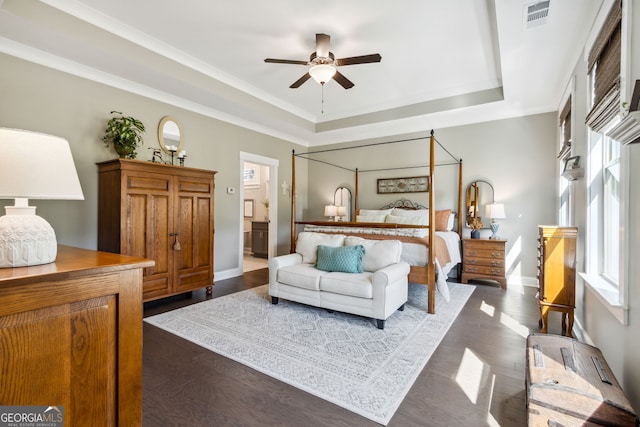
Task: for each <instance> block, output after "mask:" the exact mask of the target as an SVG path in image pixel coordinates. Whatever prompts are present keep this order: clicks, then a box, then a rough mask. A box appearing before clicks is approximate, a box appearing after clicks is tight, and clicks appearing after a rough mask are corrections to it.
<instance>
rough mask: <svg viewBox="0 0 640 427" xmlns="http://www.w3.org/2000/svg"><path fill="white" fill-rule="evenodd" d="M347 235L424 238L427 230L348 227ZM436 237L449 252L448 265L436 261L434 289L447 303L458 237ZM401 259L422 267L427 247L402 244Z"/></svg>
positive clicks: (444, 234) (311, 227) (307, 228)
mask: <svg viewBox="0 0 640 427" xmlns="http://www.w3.org/2000/svg"><path fill="white" fill-rule="evenodd" d="M304 231H315V232H317V233H323V232H324V233H344V232H345V229H344V227H340V226H325V225H305V227H304ZM348 232H349V233H354V234H355V233H362V234H379V235H385V236H412V237H426V236H427V235H428V233H429V230H428V229H426V228H367V227H349V230H348ZM436 235H438V236H440V237H442V239H443V240H444V242H445V244H446V245H447V249H448V250H449V258H450V259H451V260H450V261H449V263H448V264H447V265H445V266H440V263H438V260H436V273H437V277H438V279H437V283H436V289H438V292H440V294H441V295H442V296H443V297H444V299H445V300H446V301H449V286H448V285H447V275H448V274H449V272H450V271H451V269H452V268H453V267H455V266H456V265H457V264H458V263H459V262H461V260H462V257H461V254H460V235H458V233H456V232H455V231H436ZM401 259H402V260H403V261H406V262H408V263H409V265H417V266H424V265H426V263H427V247H426V246H425V245H420V244H416V243H406V242H402V256H401Z"/></svg>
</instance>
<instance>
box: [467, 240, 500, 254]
mask: <svg viewBox="0 0 640 427" xmlns="http://www.w3.org/2000/svg"><path fill="white" fill-rule="evenodd" d="M504 243H505V242H504V240H487V239H464V248H465V250H477V251H504Z"/></svg>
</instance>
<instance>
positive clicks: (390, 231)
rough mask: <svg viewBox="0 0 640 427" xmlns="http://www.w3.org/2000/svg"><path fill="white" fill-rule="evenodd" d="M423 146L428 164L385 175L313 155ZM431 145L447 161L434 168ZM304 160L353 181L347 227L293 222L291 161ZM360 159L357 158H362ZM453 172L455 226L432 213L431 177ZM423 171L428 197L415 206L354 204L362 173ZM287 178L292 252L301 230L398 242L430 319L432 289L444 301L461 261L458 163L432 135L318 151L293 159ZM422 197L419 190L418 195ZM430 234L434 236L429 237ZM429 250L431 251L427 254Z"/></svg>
mask: <svg viewBox="0 0 640 427" xmlns="http://www.w3.org/2000/svg"><path fill="white" fill-rule="evenodd" d="M420 140H427V141H428V142H427V143H428V152H429V159H428V162H427V161H426V159H425V162H424V163H423V164H420V165H419V166H415V165H413V166H410V165H404V166H400V167H391V168H389V167H385V168H384V169H369V170H364V171H363V170H359V169H358V168H355V169H353V170H351V169H347V168H344V167H341V166H338V165H336V164H332V163H330V162H327V161H324V160H317V159H314V158H313V155H314V154H317V153H327V152H332V151H336V152H338V151H342V150H354V149H365V148H366V147H372V146H374V145H384V144H399V143H403V142H410V141H420ZM436 144H438V146H439V147H440V148H442V150H443V151H444V152H445V153H446V154H447V156H448V157H449V158H448V159H447V160H446V161H444V162H442V163H438V164H436V162H435V148H436ZM297 157H303V158H306V159H307V160H311V161H314V160H316V161H319V162H321V163H324V164H327V165H329V166H335V167H338V168H341V169H347V170H349V171H351V172H353V173H354V175H355V185H354V188H355V198H354V201H355V209H354V211H355V215H353V216H350V217H349V218H352V220H350V221H343V222H336V221H305V220H298V219H297V218H296V191H295V183H296V180H295V170H296V167H295V166H296V158H297ZM362 157H364V156H360V158H362ZM447 165H449V166H451V165H453V166H457V167H458V174H457V175H458V176H457V178H458V185H457V205H458V206H457V208H456V209H457V213H458V214H457V221H456V220H454V217H455V216H454V214H453V213H452V212H454V210H453V209H446V210H438V211H437V210H436V208H435V192H436V189H435V187H434V177H435V175H436V167H437V166H438V167H439V166H447ZM418 167H419V168H423V169H424V168H426V167H428V171H429V172H428V176H427V177H426V179H427V187H426V192H427V194H428V195H427V196H426V197H424V196H423V198H424V199H425V200H424V201H422V203H426V205H423V204H421V203H417V202H415V201H411V200H408V199H405V198H402V199H400V200H398V201H395V202H393V203H390V204H387V205H385V206H383V207H378V208H374V209H360V208H359V201H358V190H359V189H358V179H359V174H360V173H362V172H379V171H390V170H407V169H410V168H418ZM291 169H292V177H291V183H292V184H291V185H292V188H291V194H292V203H291V252H292V253H293V252H295V250H296V237H297V235H298V234H297V226H302V227H304V231H311V232H318V233H327V234H343V235H346V236H357V237H362V238H365V239H372V240H399V241H400V242H402V259H403V260H404V261H407V262H408V263H409V264H410V266H411V269H410V273H409V282H410V283H419V284H424V285H427V286H428V290H429V292H428V307H427V311H428V312H429V313H435V293H436V288H437V289H438V291H440V293H441V294H442V295H443V296H444V297H445V298H446V299H448V297H449V295H448V287H447V285H446V275H447V273H448V272H449V271H450V270H451V269H452V268H453V267H454V266H456V265H457V264H458V263H459V262H460V261H461V256H460V235H461V233H462V218H463V217H464V215H461V214H460V213H461V212H462V209H463V205H462V160H461V159H457V158H456V157H454V156H453V155H452V154H451V153H450V152H449V151H448V150H447V149H446V148H444V147H443V146H442V144H440V142H438V141H437V140H436V138H435V136H434V132H433V130H432V131H431V133H430V136H429V137H422V138H413V139H405V140H399V141H390V142H383V143H374V144H367V145H360V146H354V147H346V148H336V149H328V150H322V151H315V152H308V153H303V154H296V153H295V151H294V152H293V153H292V168H291ZM423 191H424V190H423ZM454 191H455V190H454ZM432 231H434V232H432ZM430 249H432V250H430Z"/></svg>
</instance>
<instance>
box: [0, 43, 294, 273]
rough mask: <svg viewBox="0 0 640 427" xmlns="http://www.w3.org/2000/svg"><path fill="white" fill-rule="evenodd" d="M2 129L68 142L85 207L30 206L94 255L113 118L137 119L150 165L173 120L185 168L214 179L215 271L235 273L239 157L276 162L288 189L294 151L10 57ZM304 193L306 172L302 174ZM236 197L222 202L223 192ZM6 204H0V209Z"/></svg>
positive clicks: (2, 90)
mask: <svg viewBox="0 0 640 427" xmlns="http://www.w3.org/2000/svg"><path fill="white" fill-rule="evenodd" d="M0 69H1V70H2V79H0V94H1V96H0V126H1V127H9V128H18V129H27V130H31V131H37V132H43V133H48V134H52V135H57V136H61V137H64V138H66V139H67V140H68V141H69V143H70V145H71V151H72V153H73V157H74V160H75V163H76V168H77V170H78V174H79V177H80V183H81V185H82V189H83V191H84V196H85V200H84V201H63V202H56V201H45V200H33V201H32V202H31V203H30V204H31V205H34V206H36V207H37V213H38V214H39V215H40V216H42V217H44V218H45V219H47V221H49V222H50V223H51V225H52V226H53V228H54V230H55V231H56V235H57V237H58V241H59V243H61V244H66V245H71V246H78V247H83V248H87V249H96V248H97V215H98V213H97V185H98V180H97V178H98V174H97V168H96V163H97V162H101V161H104V160H109V159H112V158H115V157H117V154H116V153H115V152H114V151H113V149H112V148H105V146H104V144H102V142H101V137H102V135H103V134H104V129H105V126H106V122H107V120H108V119H109V118H110V117H111V116H110V114H109V112H110V111H111V110H117V111H122V112H123V113H125V114H126V115H132V116H135V117H136V118H138V119H140V120H141V121H142V122H143V123H144V124H145V126H146V128H147V131H146V133H145V135H144V138H145V144H144V146H143V147H141V148H139V149H138V159H140V160H149V159H151V150H149V149H148V148H149V147H154V148H157V147H158V139H157V128H158V123H159V122H160V120H161V119H162V117H164V116H166V115H171V116H175V117H176V118H177V119H178V120H179V121H180V122H181V123H182V127H183V130H184V137H185V145H184V149H185V150H187V153H188V157H187V159H186V166H189V167H195V168H201V169H212V170H216V171H218V173H217V175H216V193H215V229H216V236H215V270H216V272H224V271H232V270H233V271H235V269H237V268H238V267H239V266H238V254H239V253H240V252H239V251H240V233H239V229H240V227H241V226H242V223H241V216H242V213H241V212H240V200H239V197H240V195H239V193H240V191H239V189H240V186H241V185H242V183H241V181H240V176H241V172H240V155H239V153H240V152H241V151H243V152H248V153H253V154H258V155H261V156H265V157H269V158H274V159H278V160H279V177H280V178H279V180H280V182H282V180H283V179H286V180H287V181H288V182H289V183H290V176H291V151H292V150H293V149H296V150H300V147H299V146H297V145H295V144H291V143H288V142H285V141H282V140H279V139H277V138H273V137H270V136H266V135H263V134H260V133H256V132H253V131H250V130H247V129H244V128H240V127H238V126H234V125H231V124H228V123H225V122H221V121H218V120H215V119H212V118H209V117H205V116H202V115H199V114H195V113H192V112H189V111H186V110H182V109H179V108H176V107H174V106H171V105H167V104H163V103H161V102H157V101H153V100H150V99H147V98H144V97H142V96H138V95H134V94H131V93H129V92H125V91H122V90H118V89H115V88H113V87H108V86H105V85H102V84H99V83H94V82H91V81H88V80H85V79H81V78H77V77H74V76H71V75H68V74H65V73H62V72H58V71H55V70H52V69H49V68H46V67H43V66H40V65H35V64H32V63H29V62H26V61H23V60H21V59H17V58H15V57H11V56H8V55H0ZM300 175H301V178H300V182H301V185H306V179H305V175H306V171H305V169H304V168H302V170H301V171H300ZM227 187H233V188H235V189H236V193H235V194H227V193H226V188H227ZM278 194H279V196H278V200H277V203H278V218H277V221H278V236H277V241H278V253H287V252H288V250H289V217H290V215H289V211H290V206H291V199H290V198H289V197H288V196H285V195H283V194H282V191H279V192H278ZM7 204H13V202H12V201H8V200H0V209H2V214H4V206H5V205H7Z"/></svg>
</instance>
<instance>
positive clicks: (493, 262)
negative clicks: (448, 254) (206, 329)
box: [464, 256, 504, 268]
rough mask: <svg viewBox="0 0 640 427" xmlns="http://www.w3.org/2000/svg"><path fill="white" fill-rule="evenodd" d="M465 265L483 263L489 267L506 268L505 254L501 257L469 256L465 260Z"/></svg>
mask: <svg viewBox="0 0 640 427" xmlns="http://www.w3.org/2000/svg"><path fill="white" fill-rule="evenodd" d="M464 264H465V265H482V266H487V267H502V268H504V256H503V257H501V258H480V257H469V256H467V257H466V258H465V260H464Z"/></svg>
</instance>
